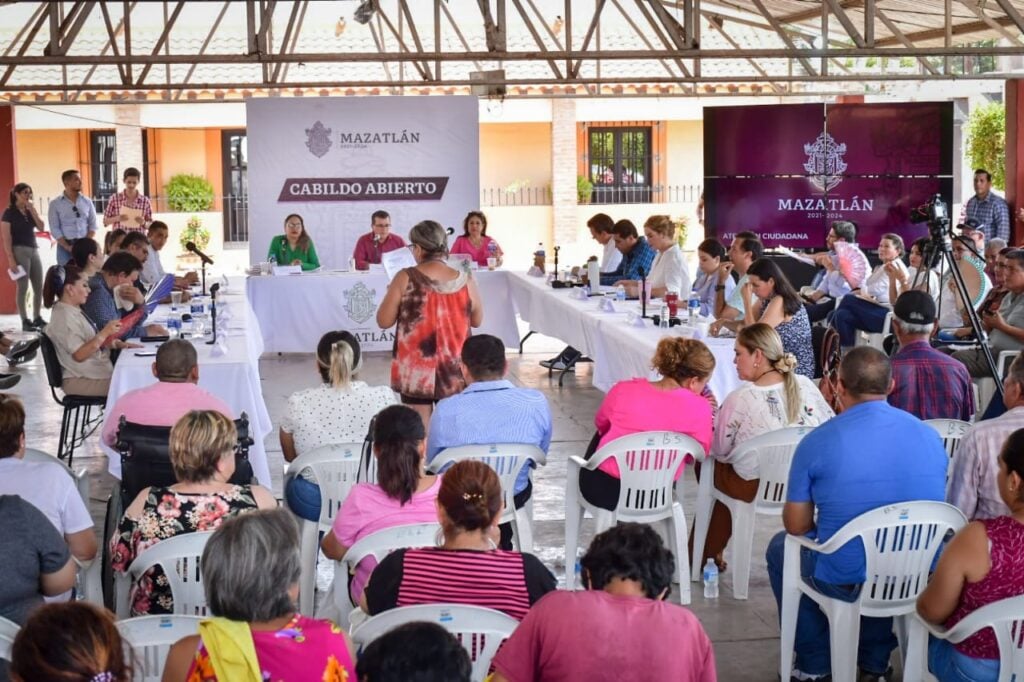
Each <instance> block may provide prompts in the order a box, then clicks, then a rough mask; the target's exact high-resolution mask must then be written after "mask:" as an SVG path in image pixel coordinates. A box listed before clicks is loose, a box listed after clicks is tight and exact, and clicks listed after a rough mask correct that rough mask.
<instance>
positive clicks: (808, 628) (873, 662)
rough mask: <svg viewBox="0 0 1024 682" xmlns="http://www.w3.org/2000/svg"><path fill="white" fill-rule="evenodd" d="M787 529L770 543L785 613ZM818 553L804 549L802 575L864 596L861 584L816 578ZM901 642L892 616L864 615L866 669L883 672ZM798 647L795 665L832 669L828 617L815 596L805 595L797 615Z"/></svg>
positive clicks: (822, 671)
mask: <svg viewBox="0 0 1024 682" xmlns="http://www.w3.org/2000/svg"><path fill="white" fill-rule="evenodd" d="M785 544H786V533H785V531H783V532H781V533H779V534H778V535H776V536H775V537H773V538H772V541H771V542H770V543H768V552H767V553H766V555H765V558H766V559H767V560H768V580H769V581H770V582H771V585H772V592H773V593H774V594H775V603H776V604H778V606H779V613H780V614H781V613H782V564H783V558H784V555H785ZM817 556H818V555H817V554H815V553H814V552H810V551H807V550H802V551H801V553H800V575H801V576H802V577H803V579H804V582H806V583H807V584H808V585H810V586H811V587H813V588H814V589H815V590H816V591H818V592H820V593H821V594H823V595H825V596H827V597H832V598H834V599H839V600H841V601H845V602H852V601H855V600H856V599H857V597H858V596H860V588H861V586H860V585H833V584H831V583H824V582H821V581H820V580H815V579H814V566H815V564H816V563H817ZM896 646H897V641H896V635H894V634H893V632H892V618H866V617H862V618H861V619H860V645H859V648H858V650H857V663H858V664H859V665H860V668H861V670H862V671H864V672H869V673H874V674H881V673H884V672H885V671H886V670H887V669H888V668H889V657H890V656H891V655H892V651H893V649H895V648H896ZM793 648H794V650H795V651H796V661H795V662H794V667H795V668H796V669H797V670H800V671H801V672H804V673H807V674H808V675H827V674H829V673H830V672H831V671H832V665H831V653H830V651H829V633H828V618H826V617H825V614H824V613H823V612H822V611H821V609H819V608H818V605H817V604H815V603H814V602H813V601H812V600H811V599H809V598H808V597H806V596H803V595H801V597H800V608H799V611H798V614H797V619H796V639H795V641H794V645H793Z"/></svg>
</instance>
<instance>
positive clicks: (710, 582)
mask: <svg viewBox="0 0 1024 682" xmlns="http://www.w3.org/2000/svg"><path fill="white" fill-rule="evenodd" d="M704 598H705V599H718V565H717V564H716V563H715V560H714V559H708V562H707V563H706V564H704Z"/></svg>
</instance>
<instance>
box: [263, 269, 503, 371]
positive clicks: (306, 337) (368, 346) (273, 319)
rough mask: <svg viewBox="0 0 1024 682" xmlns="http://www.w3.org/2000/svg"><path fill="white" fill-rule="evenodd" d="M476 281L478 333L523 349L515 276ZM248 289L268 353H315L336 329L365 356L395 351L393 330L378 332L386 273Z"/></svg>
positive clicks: (281, 281)
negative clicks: (512, 284)
mask: <svg viewBox="0 0 1024 682" xmlns="http://www.w3.org/2000/svg"><path fill="white" fill-rule="evenodd" d="M473 275H474V277H475V278H476V280H477V286H478V287H479V289H480V298H481V299H482V300H483V306H484V321H483V325H481V327H480V328H479V329H478V330H474V332H475V333H478V334H493V335H494V336H497V337H498V338H499V339H501V340H502V342H503V343H504V344H505V346H506V347H508V348H516V347H518V346H519V332H518V329H517V328H516V316H515V307H514V306H513V304H512V298H511V296H510V294H509V286H508V277H509V275H510V273H508V272H505V271H502V270H495V271H493V272H491V271H487V270H480V271H477V272H475V273H473ZM245 286H246V296H247V298H248V300H249V304H250V305H251V306H252V310H253V313H254V314H255V315H256V318H257V319H258V320H259V326H260V329H261V330H262V334H263V346H264V350H265V351H266V352H268V353H312V352H313V351H314V350H315V349H316V344H317V341H319V340H320V337H321V336H323V335H324V334H325V333H327V332H329V331H331V330H334V329H344V330H347V331H349V332H351V333H353V334H355V336H356V337H357V338H358V339H359V343H360V345H361V346H362V348H363V350H367V351H390V350H391V349H392V346H393V343H394V330H393V329H387V330H383V329H381V328H380V327H378V326H377V306H378V305H379V304H380V301H381V299H382V298H384V294H385V292H387V289H388V278H387V275H385V274H384V273H383V272H355V273H349V272H344V273H341V272H328V273H319V272H317V273H304V274H301V275H286V276H280V277H272V276H266V277H249V278H248V280H247V281H246V285H245Z"/></svg>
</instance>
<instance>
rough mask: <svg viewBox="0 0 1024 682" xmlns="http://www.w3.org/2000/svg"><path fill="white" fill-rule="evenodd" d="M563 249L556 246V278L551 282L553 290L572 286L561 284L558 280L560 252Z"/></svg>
mask: <svg viewBox="0 0 1024 682" xmlns="http://www.w3.org/2000/svg"><path fill="white" fill-rule="evenodd" d="M561 248H562V247H560V246H558V245H557V244H555V278H554V279H553V280H551V288H552V289H565V288H566V287H569V286H572V285H570V284H569V283H568V282H561V281H559V279H558V251H559V249H561Z"/></svg>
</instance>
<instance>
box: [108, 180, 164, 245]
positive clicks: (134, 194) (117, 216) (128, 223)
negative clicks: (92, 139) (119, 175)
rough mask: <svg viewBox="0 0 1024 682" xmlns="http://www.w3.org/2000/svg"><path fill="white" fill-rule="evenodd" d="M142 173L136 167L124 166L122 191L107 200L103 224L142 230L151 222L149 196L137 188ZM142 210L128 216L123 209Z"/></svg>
mask: <svg viewBox="0 0 1024 682" xmlns="http://www.w3.org/2000/svg"><path fill="white" fill-rule="evenodd" d="M141 180H142V173H140V172H139V169H138V168H126V169H125V171H124V191H123V192H118V193H117V194H115V195H114V196H112V197H110V199H108V200H107V208H106V210H105V211H103V224H104V225H108V226H110V229H112V230H116V229H118V228H121V229H122V230H126V231H128V232H144V231H145V230H146V226H147V225H149V224H150V223H151V222H153V206H152V204H151V203H150V201H149V197H147V196H146V195H145V194H143V193H142V192H140V191H139V190H138V187H139V182H140V181H141ZM126 208H130V209H133V210H134V211H142V215H140V216H137V217H132V218H128V217H127V215H128V214H127V213H126V212H125V211H124V209H126Z"/></svg>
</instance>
